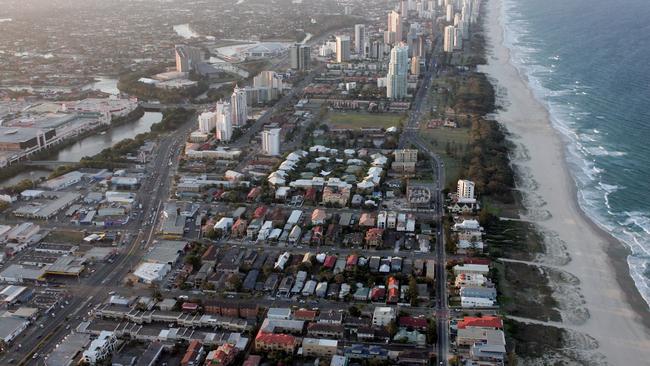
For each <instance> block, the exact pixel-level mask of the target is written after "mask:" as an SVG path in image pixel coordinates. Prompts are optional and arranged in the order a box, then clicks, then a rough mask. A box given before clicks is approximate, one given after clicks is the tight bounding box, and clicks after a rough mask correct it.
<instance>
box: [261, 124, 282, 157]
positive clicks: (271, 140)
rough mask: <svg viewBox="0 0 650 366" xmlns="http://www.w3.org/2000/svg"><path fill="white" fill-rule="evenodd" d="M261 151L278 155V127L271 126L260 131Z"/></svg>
mask: <svg viewBox="0 0 650 366" xmlns="http://www.w3.org/2000/svg"><path fill="white" fill-rule="evenodd" d="M262 151H263V152H264V154H266V155H271V156H278V155H280V129H279V128H272V129H270V130H264V131H262Z"/></svg>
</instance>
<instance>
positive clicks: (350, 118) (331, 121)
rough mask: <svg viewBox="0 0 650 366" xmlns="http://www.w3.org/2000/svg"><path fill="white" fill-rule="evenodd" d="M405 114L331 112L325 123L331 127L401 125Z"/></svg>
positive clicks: (385, 126)
mask: <svg viewBox="0 0 650 366" xmlns="http://www.w3.org/2000/svg"><path fill="white" fill-rule="evenodd" d="M404 118H405V115H403V114H393V113H385V114H379V113H357V112H329V113H328V114H327V116H326V117H325V123H327V125H328V126H329V127H330V128H341V129H361V128H388V127H393V126H394V127H399V126H400V124H401V122H402V120H404Z"/></svg>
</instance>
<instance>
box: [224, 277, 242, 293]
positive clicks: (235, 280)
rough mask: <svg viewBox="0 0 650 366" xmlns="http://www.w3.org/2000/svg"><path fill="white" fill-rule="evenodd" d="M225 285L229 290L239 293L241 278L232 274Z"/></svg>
mask: <svg viewBox="0 0 650 366" xmlns="http://www.w3.org/2000/svg"><path fill="white" fill-rule="evenodd" d="M226 285H228V287H229V288H231V289H233V290H235V291H239V290H241V287H242V281H241V278H240V277H239V275H238V274H236V273H233V274H231V275H230V277H228V279H227V280H226Z"/></svg>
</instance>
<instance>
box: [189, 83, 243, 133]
mask: <svg viewBox="0 0 650 366" xmlns="http://www.w3.org/2000/svg"><path fill="white" fill-rule="evenodd" d="M247 119H248V103H247V100H246V90H245V89H243V88H239V87H235V90H234V91H233V93H232V95H231V97H230V101H227V100H226V101H223V100H220V101H219V102H217V105H216V107H215V110H214V111H208V112H203V113H201V114H200V115H199V131H200V132H203V133H206V134H209V133H212V131H214V133H215V138H216V139H217V140H219V141H224V142H227V141H230V139H231V138H232V131H233V127H240V126H243V125H244V124H246V121H247Z"/></svg>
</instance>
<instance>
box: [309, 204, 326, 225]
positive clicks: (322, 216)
mask: <svg viewBox="0 0 650 366" xmlns="http://www.w3.org/2000/svg"><path fill="white" fill-rule="evenodd" d="M325 220H327V212H326V211H325V210H322V209H320V208H317V209H315V210H314V211H313V212H312V214H311V223H312V225H323V224H325Z"/></svg>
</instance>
